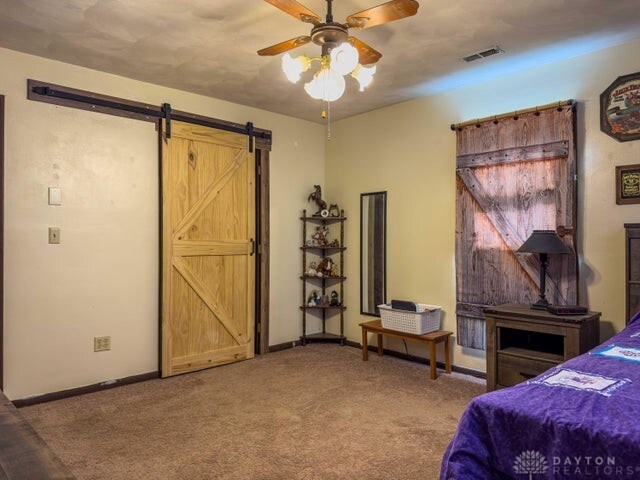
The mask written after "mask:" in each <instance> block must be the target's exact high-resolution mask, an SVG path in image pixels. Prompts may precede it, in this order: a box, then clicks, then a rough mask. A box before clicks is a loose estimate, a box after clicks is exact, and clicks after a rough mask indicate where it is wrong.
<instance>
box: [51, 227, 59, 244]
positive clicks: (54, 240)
mask: <svg viewBox="0 0 640 480" xmlns="http://www.w3.org/2000/svg"><path fill="white" fill-rule="evenodd" d="M49 243H50V244H52V245H58V244H59V243H60V227H49Z"/></svg>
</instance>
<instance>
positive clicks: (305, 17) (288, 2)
mask: <svg viewBox="0 0 640 480" xmlns="http://www.w3.org/2000/svg"><path fill="white" fill-rule="evenodd" d="M264 1H265V2H267V3H270V4H271V5H273V6H274V7H276V8H279V9H280V10H282V11H283V12H285V13H288V14H289V15H292V16H294V17H296V18H297V19H298V20H302V21H303V22H306V23H312V24H313V25H318V24H319V23H321V22H322V21H321V20H320V17H319V16H318V15H317V14H315V13H313V12H312V11H311V10H309V9H308V8H307V7H305V6H304V5H302V4H301V3H298V2H296V0H264Z"/></svg>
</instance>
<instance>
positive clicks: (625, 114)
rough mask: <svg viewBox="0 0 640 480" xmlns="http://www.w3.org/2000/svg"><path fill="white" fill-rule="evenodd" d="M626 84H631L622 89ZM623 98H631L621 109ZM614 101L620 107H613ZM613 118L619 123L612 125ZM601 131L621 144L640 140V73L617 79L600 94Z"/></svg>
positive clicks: (625, 101) (626, 100)
mask: <svg viewBox="0 0 640 480" xmlns="http://www.w3.org/2000/svg"><path fill="white" fill-rule="evenodd" d="M631 82H634V83H631ZM625 83H626V84H629V83H631V84H630V85H627V86H626V87H623V88H620V87H621V86H622V85H623V84H625ZM623 96H625V97H630V98H628V99H625V100H624V108H621V106H620V102H621V101H622V100H623ZM612 101H614V102H616V103H618V105H616V106H614V107H611V104H612ZM628 103H630V105H628ZM616 117H617V118H616ZM611 118H614V119H617V120H618V121H617V122H613V124H612V122H611ZM631 125H633V126H632V127H631ZM630 127H631V128H632V129H629V128H630ZM600 130H602V131H603V132H604V133H606V134H607V135H609V136H610V137H612V138H615V139H616V140H618V141H619V142H628V141H631V140H639V139H640V72H636V73H631V74H629V75H623V76H622V77H618V78H616V79H615V80H614V81H613V83H612V84H611V85H609V86H608V87H607V89H606V90H605V91H604V92H602V94H600Z"/></svg>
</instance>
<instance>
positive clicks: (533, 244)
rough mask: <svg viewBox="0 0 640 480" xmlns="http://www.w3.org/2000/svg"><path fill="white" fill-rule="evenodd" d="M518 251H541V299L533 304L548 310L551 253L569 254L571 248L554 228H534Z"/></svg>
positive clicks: (539, 308)
mask: <svg viewBox="0 0 640 480" xmlns="http://www.w3.org/2000/svg"><path fill="white" fill-rule="evenodd" d="M518 253H539V254H540V299H539V300H538V301H537V302H536V303H534V304H533V305H531V308H532V309H534V310H546V309H547V307H548V306H549V301H548V300H547V297H546V296H545V290H546V283H547V265H549V255H551V254H558V253H559V254H568V253H571V249H569V247H567V246H566V245H565V244H564V243H563V242H562V240H560V237H559V236H558V234H557V233H556V232H555V231H554V230H534V231H533V233H532V234H531V236H530V237H529V238H527V241H526V242H524V243H523V244H522V246H521V247H520V248H519V249H518Z"/></svg>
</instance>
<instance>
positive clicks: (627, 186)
mask: <svg viewBox="0 0 640 480" xmlns="http://www.w3.org/2000/svg"><path fill="white" fill-rule="evenodd" d="M616 203H617V204H618V205H628V204H630V203H640V164H635V165H619V166H617V167H616Z"/></svg>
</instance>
